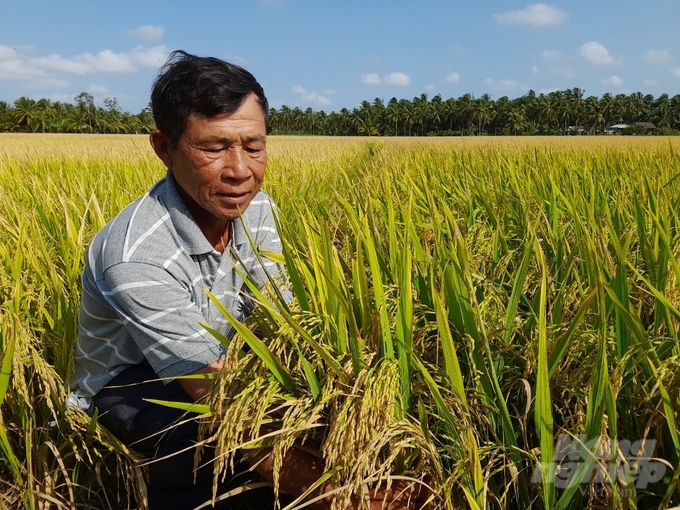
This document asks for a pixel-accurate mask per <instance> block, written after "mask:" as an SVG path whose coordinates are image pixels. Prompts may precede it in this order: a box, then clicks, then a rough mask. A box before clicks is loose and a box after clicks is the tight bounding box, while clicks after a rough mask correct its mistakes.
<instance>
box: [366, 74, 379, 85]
mask: <svg viewBox="0 0 680 510" xmlns="http://www.w3.org/2000/svg"><path fill="white" fill-rule="evenodd" d="M361 83H363V84H364V85H380V83H381V81H380V76H378V73H368V74H362V75H361Z"/></svg>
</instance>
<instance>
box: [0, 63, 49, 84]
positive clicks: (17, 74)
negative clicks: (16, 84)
mask: <svg viewBox="0 0 680 510" xmlns="http://www.w3.org/2000/svg"><path fill="white" fill-rule="evenodd" d="M45 74H46V73H45V71H43V70H42V69H36V68H34V67H29V66H26V65H25V64H24V62H23V61H21V60H18V59H14V60H3V61H0V80H32V79H34V78H38V77H41V76H45Z"/></svg>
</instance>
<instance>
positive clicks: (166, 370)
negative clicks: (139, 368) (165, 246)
mask: <svg viewBox="0 0 680 510" xmlns="http://www.w3.org/2000/svg"><path fill="white" fill-rule="evenodd" d="M104 280H105V283H106V287H107V288H108V290H106V291H104V292H102V294H103V295H104V297H105V299H107V301H108V302H109V304H110V305H111V306H112V307H113V309H114V310H115V312H116V314H117V315H118V316H119V317H120V318H121V320H122V321H123V323H124V325H125V329H126V330H127V331H128V333H129V334H130V336H131V337H132V338H133V340H134V341H135V343H136V344H137V346H138V347H139V350H140V351H141V352H142V354H143V355H144V357H145V358H146V359H147V361H148V362H149V364H150V365H151V367H152V368H153V369H154V371H155V372H156V373H157V374H158V375H159V376H160V377H173V376H178V375H186V374H190V373H192V372H195V371H196V370H199V369H200V368H203V367H205V366H206V365H209V364H210V363H213V362H215V361H217V360H218V359H220V358H221V357H222V356H224V354H225V352H226V350H225V348H224V347H223V346H222V344H220V342H219V341H218V340H217V339H215V338H214V337H213V336H212V335H211V334H210V333H209V332H208V331H207V330H206V329H205V328H203V327H202V326H201V325H200V323H201V322H205V317H204V316H203V314H202V313H201V310H200V309H199V308H198V306H197V305H196V304H195V303H194V301H193V300H192V294H191V292H190V291H189V289H188V288H187V287H185V286H183V284H182V283H181V282H179V281H177V279H175V278H173V277H172V276H171V275H170V274H169V273H168V272H167V271H166V270H165V269H163V268H161V267H157V266H154V265H151V264H144V263H138V262H124V263H120V264H116V265H114V266H112V267H110V268H108V269H107V270H106V271H105V273H104Z"/></svg>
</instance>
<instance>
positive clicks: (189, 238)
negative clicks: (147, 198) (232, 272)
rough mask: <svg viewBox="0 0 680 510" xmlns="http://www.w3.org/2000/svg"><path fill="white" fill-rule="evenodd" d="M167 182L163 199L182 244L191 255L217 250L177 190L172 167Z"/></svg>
mask: <svg viewBox="0 0 680 510" xmlns="http://www.w3.org/2000/svg"><path fill="white" fill-rule="evenodd" d="M165 183H166V185H165V190H164V193H163V201H164V202H165V206H166V207H167V209H168V213H169V214H170V219H171V220H172V224H173V225H174V227H175V231H176V232H177V234H178V235H179V237H180V238H181V239H182V244H183V245H184V247H185V249H186V250H187V252H188V253H189V254H190V255H202V254H204V253H211V252H213V251H215V249H214V248H213V247H212V245H211V244H210V242H209V241H208V239H206V237H205V235H204V234H203V232H202V231H201V229H200V228H199V226H198V224H197V223H196V220H194V217H193V216H192V215H191V213H190V212H189V209H187V206H186V205H185V204H184V202H183V201H182V199H181V198H180V196H179V193H178V192H177V182H176V181H175V177H174V176H173V175H172V170H171V169H168V173H167V175H166V177H165Z"/></svg>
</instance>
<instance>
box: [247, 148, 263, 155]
mask: <svg viewBox="0 0 680 510" xmlns="http://www.w3.org/2000/svg"><path fill="white" fill-rule="evenodd" d="M263 150H264V149H262V148H261V147H246V152H248V153H250V154H258V153H260V152H262V151H263Z"/></svg>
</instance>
